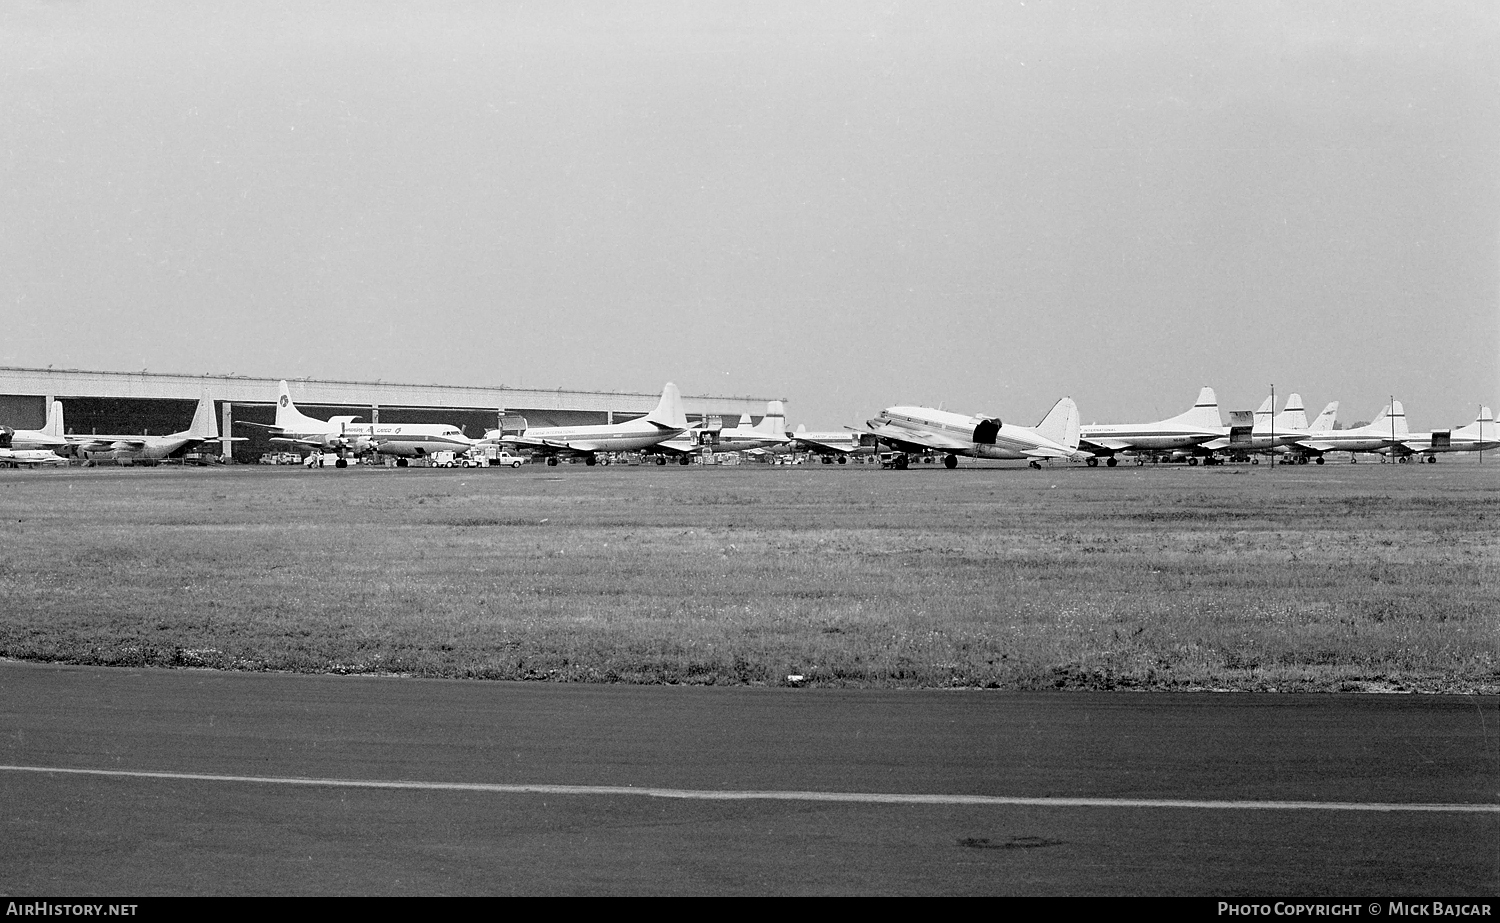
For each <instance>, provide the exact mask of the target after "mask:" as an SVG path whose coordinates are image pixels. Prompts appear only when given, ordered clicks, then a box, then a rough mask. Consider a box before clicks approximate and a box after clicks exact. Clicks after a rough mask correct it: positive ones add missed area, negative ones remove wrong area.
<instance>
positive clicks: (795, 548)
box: [0, 459, 1500, 693]
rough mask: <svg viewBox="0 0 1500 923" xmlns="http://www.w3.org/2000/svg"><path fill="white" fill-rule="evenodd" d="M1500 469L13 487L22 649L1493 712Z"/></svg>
mask: <svg viewBox="0 0 1500 923" xmlns="http://www.w3.org/2000/svg"><path fill="white" fill-rule="evenodd" d="M1497 501H1500V459H1495V460H1488V461H1487V462H1486V463H1484V464H1476V463H1474V460H1472V459H1463V460H1457V459H1444V460H1443V463H1442V464H1439V465H1381V464H1374V463H1367V464H1360V465H1349V464H1347V463H1344V464H1337V463H1336V464H1331V465H1325V466H1321V467H1315V466H1303V467H1297V468H1290V467H1289V468H1277V469H1274V470H1272V469H1269V468H1268V467H1266V466H1255V467H1251V466H1244V465H1241V466H1225V467H1220V468H1201V467H1200V468H1186V467H1181V466H1170V467H1169V466H1160V467H1151V466H1147V467H1146V468H1140V469H1137V468H1135V467H1134V466H1122V467H1121V468H1117V469H1106V468H1096V469H1090V468H1083V467H1059V468H1055V469H1047V470H1042V471H1030V470H1026V469H1024V468H1017V467H999V466H993V467H979V466H968V465H966V466H964V467H961V468H960V469H958V470H956V471H945V470H942V469H941V468H936V467H933V468H929V467H927V466H923V467H921V468H917V469H913V470H911V471H908V472H893V471H881V470H878V469H876V468H874V467H866V466H847V467H825V466H821V465H819V466H811V467H800V468H770V467H762V466H740V467H736V468H707V469H703V468H696V467H695V468H679V467H676V466H669V467H666V468H657V467H654V466H653V467H641V468H624V467H610V468H584V467H581V466H565V467H559V468H546V467H527V468H523V469H520V470H518V471H511V470H509V469H505V470H462V469H458V470H433V469H427V470H418V469H375V470H359V469H350V470H347V471H336V470H333V469H324V470H320V471H309V470H304V469H301V468H296V469H290V470H287V469H267V468H252V467H242V468H224V469H188V470H183V469H175V468H174V469H168V468H157V469H134V470H132V469H90V470H83V469H70V470H57V471H36V472H29V471H8V472H0V517H3V521H4V523H5V525H4V535H5V541H4V542H0V612H3V615H0V656H4V657H10V658H19V659H25V660H40V661H61V662H68V663H87V664H118V665H129V666H139V665H154V666H171V667H216V668H224V669H241V670H295V671H309V672H340V673H366V672H389V673H408V674H414V675H421V676H442V677H475V678H491V679H533V680H551V681H571V682H630V683H704V684H712V683H718V684H724V683H730V684H736V683H738V684H744V683H762V684H782V683H787V682H788V679H787V677H788V676H790V675H800V676H802V677H804V678H805V679H804V680H802V682H804V683H808V684H815V685H838V686H881V687H999V688H1007V689H1043V688H1046V689H1050V688H1089V689H1234V690H1297V691H1314V690H1327V691H1337V690H1371V691H1375V690H1410V691H1434V692H1436V691H1442V692H1488V693H1495V692H1500V666H1497V655H1500V652H1497V646H1500V630H1497V616H1500V577H1497V565H1500V516H1497V512H1496V510H1497V509H1500V507H1497Z"/></svg>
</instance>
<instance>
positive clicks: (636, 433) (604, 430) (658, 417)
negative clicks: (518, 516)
mask: <svg viewBox="0 0 1500 923" xmlns="http://www.w3.org/2000/svg"><path fill="white" fill-rule="evenodd" d="M688 428H689V427H688V422H687V416H686V415H685V414H684V413H683V410H682V394H681V392H679V391H678V390H677V386H676V385H675V384H673V383H672V382H670V381H669V382H667V384H666V386H665V387H663V388H662V392H661V399H660V400H658V401H657V404H656V408H655V409H654V410H652V411H651V412H650V413H648V414H646V415H645V416H644V417H641V418H639V419H636V420H627V421H625V422H624V423H596V424H585V425H580V426H538V427H528V428H527V429H526V430H524V431H523V432H521V433H516V434H510V435H507V434H505V433H504V432H502V431H500V430H491V431H489V432H488V433H485V437H484V441H485V442H489V443H494V444H497V445H505V446H511V447H513V448H517V449H527V450H529V451H531V452H532V453H533V454H537V455H544V456H547V462H548V464H556V463H557V457H558V456H560V455H581V456H583V458H584V460H585V461H586V462H587V463H588V464H590V465H592V464H594V462H595V458H594V456H595V455H596V454H597V453H599V452H633V451H636V450H639V449H646V448H650V447H652V446H655V445H659V444H661V443H663V442H666V441H667V440H669V439H672V438H673V437H675V436H680V435H681V434H683V433H685V432H687V430H688Z"/></svg>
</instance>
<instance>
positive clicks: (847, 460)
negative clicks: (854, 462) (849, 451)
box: [839, 455, 849, 465]
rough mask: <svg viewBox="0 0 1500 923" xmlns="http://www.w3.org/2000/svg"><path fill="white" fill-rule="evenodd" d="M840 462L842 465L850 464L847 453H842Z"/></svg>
mask: <svg viewBox="0 0 1500 923" xmlns="http://www.w3.org/2000/svg"><path fill="white" fill-rule="evenodd" d="M839 464H841V465H847V464H849V457H848V456H847V455H840V456H839Z"/></svg>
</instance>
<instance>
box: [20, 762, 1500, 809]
mask: <svg viewBox="0 0 1500 923" xmlns="http://www.w3.org/2000/svg"><path fill="white" fill-rule="evenodd" d="M0 771H4V772H35V773H56V774H69V775H86V776H110V777H114V778H127V779H166V780H172V781H182V782H238V783H250V784H260V785H306V786H324V787H327V788H387V789H411V790H418V791H436V792H484V793H487V794H499V795H637V796H642V795H643V796H645V797H648V798H679V799H684V800H689V801H831V802H846V803H849V802H852V803H857V804H938V805H962V804H967V805H1011V806H1024V807H1039V808H1199V809H1207V810H1235V811H1425V812H1437V813H1455V812H1457V813H1470V814H1474V813H1488V814H1494V813H1500V804H1401V803H1391V802H1363V801H1192V800H1174V799H1163V798H1019V797H1011V796H1006V795H911V794H899V793H894V792H776V791H711V790H702V789H684V788H644V787H636V786H627V785H505V784H499V783H492V782H410V781H382V780H379V779H303V778H296V777H276V776H228V775H212V774H209V773H200V772H147V771H141V770H128V769H63V768H59V767H54V766H0Z"/></svg>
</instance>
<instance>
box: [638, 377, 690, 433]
mask: <svg viewBox="0 0 1500 923" xmlns="http://www.w3.org/2000/svg"><path fill="white" fill-rule="evenodd" d="M646 421H647V422H649V423H655V424H656V425H657V426H660V427H662V428H664V429H687V428H688V421H687V413H686V412H685V411H684V410H683V409H682V392H681V391H678V390H677V386H676V385H675V384H673V383H672V382H670V381H669V382H667V385H666V387H664V388H662V389H661V400H659V401H657V402H656V409H655V410H653V411H651V412H650V413H648V414H646Z"/></svg>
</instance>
